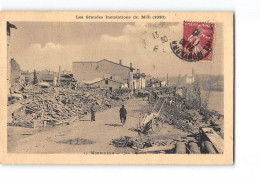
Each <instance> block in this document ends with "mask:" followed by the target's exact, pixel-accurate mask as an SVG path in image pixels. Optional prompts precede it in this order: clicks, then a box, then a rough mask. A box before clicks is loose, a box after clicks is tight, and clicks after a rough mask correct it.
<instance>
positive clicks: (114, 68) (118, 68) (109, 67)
mask: <svg viewBox="0 0 260 179" xmlns="http://www.w3.org/2000/svg"><path fill="white" fill-rule="evenodd" d="M98 65H99V69H100V70H101V71H104V72H105V73H107V74H111V75H112V76H120V77H121V79H122V80H123V81H124V82H125V83H127V82H128V80H129V72H130V68H128V67H126V66H122V65H119V64H116V63H112V62H109V61H106V60H102V61H100V62H99V63H98Z"/></svg>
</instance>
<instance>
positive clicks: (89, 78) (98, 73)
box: [72, 59, 145, 90]
mask: <svg viewBox="0 0 260 179" xmlns="http://www.w3.org/2000/svg"><path fill="white" fill-rule="evenodd" d="M72 66H73V67H72V69H73V77H74V79H75V80H77V82H78V83H81V84H82V83H83V84H87V85H90V86H95V87H96V86H99V87H103V88H108V89H110V90H113V89H118V88H122V87H127V88H130V89H136V88H145V74H144V73H142V74H141V73H140V70H136V73H134V70H135V69H134V68H133V66H132V63H130V65H129V66H125V65H123V64H122V60H119V63H115V62H112V61H109V60H107V59H103V60H100V61H96V62H94V61H89V62H73V65H72Z"/></svg>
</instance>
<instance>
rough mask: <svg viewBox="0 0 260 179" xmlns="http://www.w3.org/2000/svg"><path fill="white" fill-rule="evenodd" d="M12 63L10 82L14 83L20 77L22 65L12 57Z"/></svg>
mask: <svg viewBox="0 0 260 179" xmlns="http://www.w3.org/2000/svg"><path fill="white" fill-rule="evenodd" d="M10 65H11V73H10V83H11V84H12V83H14V82H15V80H16V79H17V78H20V76H21V68H20V65H19V64H18V63H17V62H16V61H15V60H14V59H11V61H10Z"/></svg>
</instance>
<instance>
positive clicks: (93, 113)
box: [90, 105, 96, 121]
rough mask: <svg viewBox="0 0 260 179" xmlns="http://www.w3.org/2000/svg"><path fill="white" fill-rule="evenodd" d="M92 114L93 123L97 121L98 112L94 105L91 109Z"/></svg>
mask: <svg viewBox="0 0 260 179" xmlns="http://www.w3.org/2000/svg"><path fill="white" fill-rule="evenodd" d="M90 112H91V121H96V119H95V118H96V116H95V115H96V110H95V108H94V105H93V106H92V107H91V108H90Z"/></svg>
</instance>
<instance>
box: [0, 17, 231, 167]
mask: <svg viewBox="0 0 260 179" xmlns="http://www.w3.org/2000/svg"><path fill="white" fill-rule="evenodd" d="M0 37H1V41H0V58H1V60H0V84H1V85H0V88H1V89H0V91H1V92H0V96H1V98H0V100H1V103H0V107H1V108H0V109H1V115H0V117H1V118H0V162H1V163H3V164H188V165H189V164H201V165H222V164H223V165H230V164H233V78H234V72H233V64H234V56H233V53H234V49H233V40H234V39H233V13H231V12H0Z"/></svg>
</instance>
